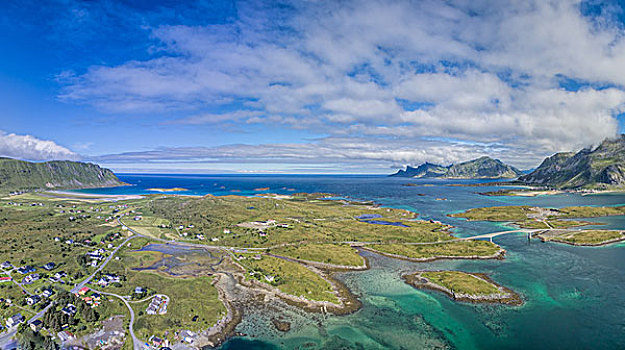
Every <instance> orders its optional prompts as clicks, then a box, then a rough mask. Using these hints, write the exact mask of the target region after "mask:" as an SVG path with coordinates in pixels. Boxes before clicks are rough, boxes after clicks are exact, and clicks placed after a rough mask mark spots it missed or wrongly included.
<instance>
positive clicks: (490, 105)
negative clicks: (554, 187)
mask: <svg viewBox="0 0 625 350" xmlns="http://www.w3.org/2000/svg"><path fill="white" fill-rule="evenodd" d="M239 7H240V8H239V14H240V18H239V19H238V20H237V21H235V22H232V23H227V24H220V25H208V26H197V27H192V26H182V25H179V26H163V27H159V28H155V29H154V30H153V37H154V40H155V44H156V45H157V47H158V48H159V55H156V56H155V57H154V58H151V59H147V60H144V61H128V62H126V63H123V64H120V65H117V66H94V67H91V68H90V69H89V70H88V71H87V72H85V73H83V74H78V75H67V74H64V76H63V77H62V80H63V81H64V82H65V83H66V85H65V89H64V91H63V94H62V96H61V97H62V99H64V100H66V101H70V102H79V103H91V104H94V105H96V106H98V107H100V108H102V109H106V110H111V111H154V110H156V111H167V110H171V109H176V110H188V111H189V115H191V116H190V117H187V118H185V119H182V120H181V121H179V123H186V124H200V123H241V124H244V123H252V122H253V123H259V122H260V123H277V124H281V125H283V126H284V125H287V126H290V127H293V128H299V129H308V130H310V131H311V132H314V133H317V134H324V135H330V136H332V137H335V138H339V137H340V138H345V137H351V138H359V139H360V138H366V139H367V141H368V145H369V146H367V147H366V149H362V148H360V147H361V146H362V142H360V141H359V142H360V143H359V144H360V146H359V148H358V151H357V152H356V151H355V152H354V153H350V154H349V155H347V154H345V152H341V149H339V148H331V152H335V153H336V154H343V156H344V158H350V157H356V156H360V157H363V159H368V160H369V159H378V160H382V161H391V162H401V161H404V162H412V161H417V160H421V159H427V158H428V157H430V158H433V159H434V158H436V157H438V158H436V159H439V160H440V161H441V162H451V161H456V160H460V159H458V157H460V155H462V156H469V153H471V154H477V153H480V152H482V151H478V150H477V149H476V148H475V147H473V148H471V149H470V150H465V149H464V148H462V149H461V150H460V151H457V152H456V151H455V150H456V149H458V147H460V146H459V144H458V143H456V140H462V141H465V142H467V144H474V145H475V144H478V143H484V142H487V143H497V144H500V145H502V146H503V147H504V148H505V149H508V150H511V149H514V150H515V152H518V153H519V154H522V153H524V154H526V155H527V157H529V159H528V160H526V161H520V163H523V164H528V163H530V162H533V163H537V162H539V161H540V159H539V158H540V157H542V156H543V155H545V154H547V153H550V152H554V151H563V150H571V149H577V148H580V147H583V146H587V145H590V144H596V143H597V142H599V141H601V140H602V139H603V138H605V137H610V136H614V135H615V134H616V133H617V132H618V125H617V121H616V119H615V117H614V115H615V114H616V113H619V112H623V108H624V106H625V92H624V91H625V89H624V88H623V86H625V65H623V64H622V63H623V62H625V42H624V39H623V38H624V37H625V35H624V34H625V33H623V29H622V27H621V26H617V25H614V24H612V23H611V22H610V20H609V19H603V20H600V21H598V22H600V23H601V25H600V26H599V25H597V23H598V22H597V21H593V20H591V19H589V18H588V17H586V16H584V15H582V14H581V13H580V2H579V1H574V0H548V1H545V0H534V1H524V2H519V1H512V0H510V1H497V2H492V1H471V2H466V1H449V2H440V1H435V0H421V1H402V0H398V1H390V2H389V1H376V0H359V1H344V2H343V1H342V2H294V3H293V4H292V6H290V7H280V8H263V9H261V10H259V9H258V7H255V6H252V5H249V4H245V3H243V4H239ZM285 9H286V10H285ZM281 11H288V12H287V13H283V12H281ZM162 52H165V53H166V55H161V54H160V53H162ZM562 76H565V77H570V78H573V79H577V80H580V81H584V82H587V83H590V85H588V86H585V87H583V88H581V89H579V90H578V91H566V90H564V89H562V88H561V87H560V86H559V85H558V79H560V77H562ZM598 85H601V86H609V87H610V88H607V89H600V88H597V87H596V86H598ZM398 100H399V101H400V102H399V103H398V102H397V101H398ZM241 101H243V102H241ZM237 103H241V104H243V105H244V106H245V109H243V110H239V111H234V112H229V113H214V112H211V110H214V109H218V108H219V107H220V106H223V105H228V106H229V107H232V106H236V104H237ZM404 103H406V105H404ZM411 105H412V106H411ZM402 106H403V107H402ZM414 106H417V107H419V106H425V107H421V108H417V109H416V110H415V107H414ZM249 108H253V109H254V111H253V112H250V111H248V110H247V109H249ZM207 110H208V112H207ZM388 138H393V140H394V142H395V145H394V146H393V147H389V148H384V147H383V146H382V145H383V144H385V142H386V139H388ZM430 139H438V140H440V141H439V142H438V144H437V145H433V144H432V143H430V142H425V141H424V140H430ZM444 139H452V141H444ZM409 145H412V146H413V147H414V148H418V147H419V148H420V151H418V152H417V151H406V150H404V148H405V147H408V146H409ZM318 146H319V145H315V147H318ZM280 147H281V148H280ZM280 147H278V146H277V145H273V146H272V147H270V148H271V149H272V151H273V152H275V153H276V154H284V152H286V153H288V152H290V151H291V150H293V149H295V151H296V153H298V154H300V155H299V156H298V157H299V158H300V159H303V158H307V159H308V158H310V157H304V155H303V154H301V152H302V150H306V151H307V152H308V151H309V152H313V151H314V150H313V149H309V148H307V146H303V147H302V148H297V147H295V148H293V147H294V146H293V145H282V146H280ZM315 147H312V148H315ZM489 151H491V152H494V151H493V150H489ZM328 152H330V151H328ZM393 152H397V153H396V154H393ZM463 152H464V153H463ZM313 154H315V153H314V152H313ZM375 154H380V156H379V157H377V158H376V156H375ZM161 155H162V154H161ZM287 158H288V157H287ZM510 158H513V157H510ZM350 159H351V158H350Z"/></svg>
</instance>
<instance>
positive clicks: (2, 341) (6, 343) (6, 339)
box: [0, 302, 54, 349]
mask: <svg viewBox="0 0 625 350" xmlns="http://www.w3.org/2000/svg"><path fill="white" fill-rule="evenodd" d="M52 305H54V302H51V303H50V304H48V306H46V307H45V308H43V309H41V311H39V312H38V313H37V314H35V316H33V317H31V318H30V319H29V320H28V323H31V322H33V321H35V320H38V319H40V318H41V317H43V314H45V313H46V311H48V309H50V308H51V307H52ZM16 333H17V327H13V328H11V329H9V330H7V331H6V332H4V333H1V334H0V349H8V348H13V346H15V345H16V343H15V341H14V340H12V338H13V337H14V336H15V334H16Z"/></svg>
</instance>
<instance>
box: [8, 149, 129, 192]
mask: <svg viewBox="0 0 625 350" xmlns="http://www.w3.org/2000/svg"><path fill="white" fill-rule="evenodd" d="M123 184H124V183H123V182H121V181H120V180H119V179H118V178H117V176H115V174H113V172H112V171H111V170H109V169H105V168H101V167H100V166H98V165H97V164H92V163H83V162H73V161H49V162H41V163H34V162H27V161H23V160H17V159H11V158H4V157H0V191H1V192H13V191H31V190H37V189H74V188H93V187H112V186H120V185H123Z"/></svg>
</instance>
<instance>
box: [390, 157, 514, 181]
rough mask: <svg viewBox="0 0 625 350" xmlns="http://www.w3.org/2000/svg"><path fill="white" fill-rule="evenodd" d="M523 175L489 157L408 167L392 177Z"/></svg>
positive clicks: (508, 176)
mask: <svg viewBox="0 0 625 350" xmlns="http://www.w3.org/2000/svg"><path fill="white" fill-rule="evenodd" d="M522 174H523V173H522V172H521V171H520V170H519V169H517V168H515V167H513V166H510V165H507V164H504V163H503V162H502V161H500V160H499V159H493V158H490V157H487V156H484V157H480V158H477V159H473V160H470V161H467V162H463V163H458V164H452V165H449V166H443V165H437V164H432V163H427V162H426V163H423V164H421V165H419V166H418V167H416V168H415V167H411V166H407V167H406V169H405V170H404V169H402V170H399V171H398V172H396V173H395V174H392V175H390V176H398V177H414V178H446V179H504V178H505V179H513V178H517V177H519V176H520V175H522Z"/></svg>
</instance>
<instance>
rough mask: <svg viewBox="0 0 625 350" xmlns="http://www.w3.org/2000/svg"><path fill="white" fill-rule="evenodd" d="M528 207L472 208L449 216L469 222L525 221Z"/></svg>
mask: <svg viewBox="0 0 625 350" xmlns="http://www.w3.org/2000/svg"><path fill="white" fill-rule="evenodd" d="M530 208H531V207H529V206H504V207H486V208H473V209H469V210H467V211H465V212H462V213H456V214H449V216H451V217H454V218H465V219H467V220H471V221H500V222H508V221H525V220H527V214H529V213H531V209H530Z"/></svg>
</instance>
